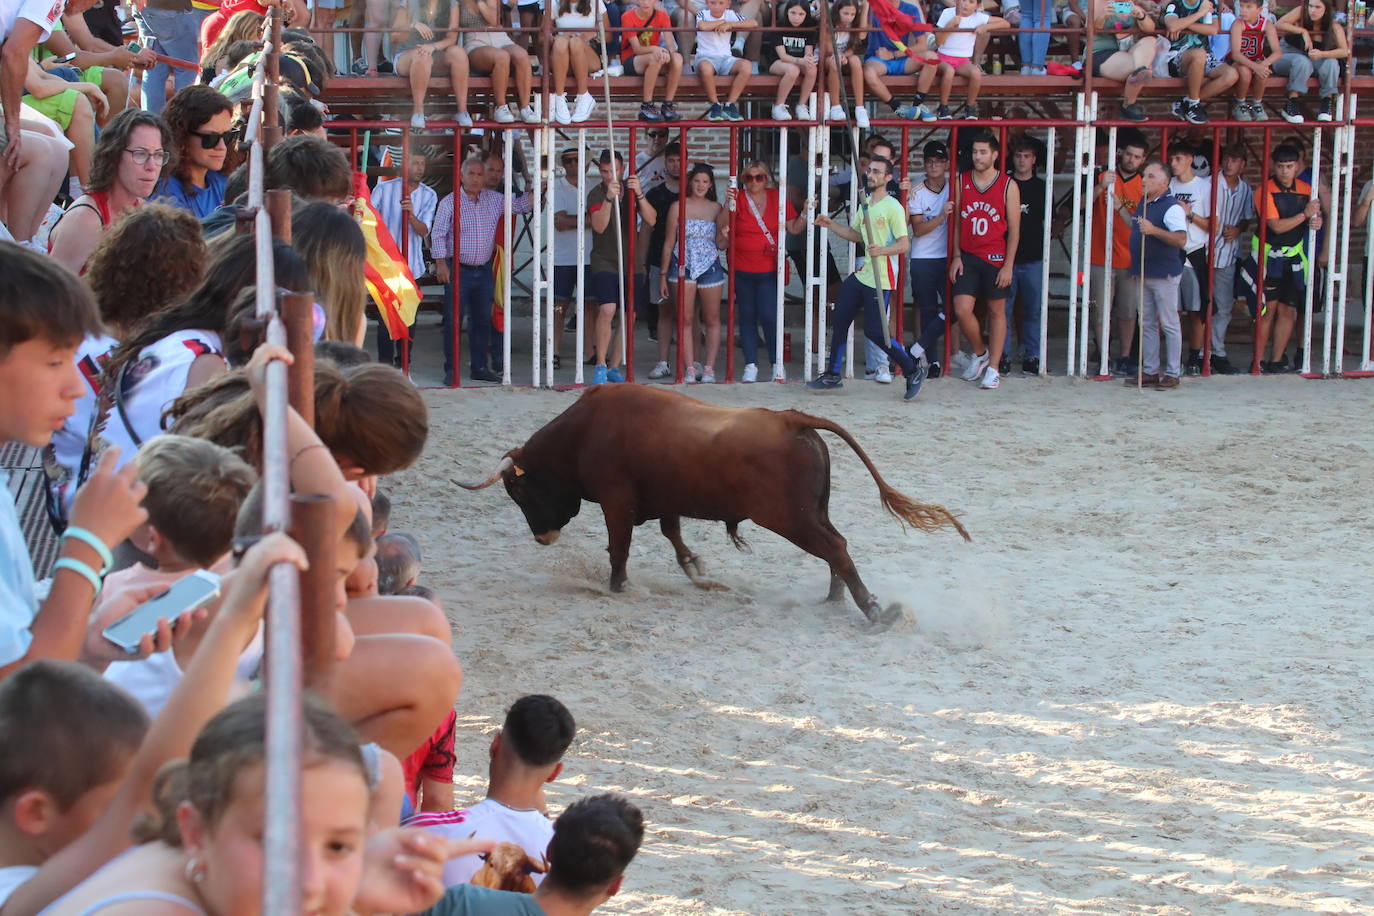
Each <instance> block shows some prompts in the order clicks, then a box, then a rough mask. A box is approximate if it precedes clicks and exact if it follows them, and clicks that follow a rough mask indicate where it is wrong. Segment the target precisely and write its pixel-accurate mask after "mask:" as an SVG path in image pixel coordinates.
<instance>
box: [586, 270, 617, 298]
mask: <svg viewBox="0 0 1374 916" xmlns="http://www.w3.org/2000/svg"><path fill="white" fill-rule="evenodd" d="M587 294H588V296H589V297H590V298H591V299H592V301H594V302H599V303H601V304H602V305H619V304H620V276H619V275H618V274H617V273H616V272H615V271H613V270H598V271H597V272H596V273H594V274H592V275H591V277H590V278H589V279H588V282H587Z"/></svg>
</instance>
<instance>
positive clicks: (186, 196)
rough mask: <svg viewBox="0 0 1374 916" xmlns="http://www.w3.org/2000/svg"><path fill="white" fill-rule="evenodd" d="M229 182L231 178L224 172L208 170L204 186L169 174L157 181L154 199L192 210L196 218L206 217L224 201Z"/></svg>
mask: <svg viewBox="0 0 1374 916" xmlns="http://www.w3.org/2000/svg"><path fill="white" fill-rule="evenodd" d="M228 184H229V179H228V178H225V177H224V173H223V172H206V173H205V187H203V188H198V187H196V186H195V185H193V184H190V183H187V182H183V181H182V180H181V179H180V178H178V177H176V176H175V175H168V176H167V177H166V178H164V179H162V180H161V181H159V182H158V183H157V188H155V189H154V190H153V200H154V201H157V202H159V203H166V204H170V205H171V206H173V207H180V208H181V209H183V210H190V211H191V213H192V214H194V216H195V218H196V219H205V217H207V216H209V215H210V214H211V213H214V212H215V211H216V210H217V209H219V207H220V205H221V204H223V203H224V189H225V187H226V186H227V185H228Z"/></svg>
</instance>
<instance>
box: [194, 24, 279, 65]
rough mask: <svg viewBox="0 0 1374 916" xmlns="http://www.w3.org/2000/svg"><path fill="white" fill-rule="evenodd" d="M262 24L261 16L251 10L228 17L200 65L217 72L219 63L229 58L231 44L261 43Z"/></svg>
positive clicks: (206, 50)
mask: <svg viewBox="0 0 1374 916" xmlns="http://www.w3.org/2000/svg"><path fill="white" fill-rule="evenodd" d="M262 22H263V17H262V14H261V13H255V12H253V11H252V10H239V11H238V12H237V13H235V14H234V15H232V16H230V17H229V21H228V22H227V23H225V25H224V31H222V32H220V33H219V37H218V38H216V39H215V43H214V44H212V45H210V47H208V48H206V49H205V56H203V57H202V58H201V59H200V65H201V66H202V67H204V68H206V69H209V70H218V69H219V64H220V61H222V60H224V59H225V58H226V57H228V56H229V46H230V45H231V44H233V43H234V42H236V41H261V40H262Z"/></svg>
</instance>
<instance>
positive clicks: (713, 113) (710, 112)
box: [706, 102, 725, 121]
mask: <svg viewBox="0 0 1374 916" xmlns="http://www.w3.org/2000/svg"><path fill="white" fill-rule="evenodd" d="M706 120H708V121H724V120H725V112H724V110H722V109H721V107H720V102H712V103H711V107H710V108H708V109H706Z"/></svg>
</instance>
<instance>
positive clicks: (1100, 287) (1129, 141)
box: [1089, 127, 1147, 377]
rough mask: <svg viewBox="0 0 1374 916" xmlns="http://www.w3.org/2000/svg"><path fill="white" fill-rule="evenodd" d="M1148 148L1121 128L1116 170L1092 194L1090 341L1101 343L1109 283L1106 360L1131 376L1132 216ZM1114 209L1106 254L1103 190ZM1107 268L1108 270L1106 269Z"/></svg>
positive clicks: (1134, 301)
mask: <svg viewBox="0 0 1374 916" xmlns="http://www.w3.org/2000/svg"><path fill="white" fill-rule="evenodd" d="M1146 148H1147V144H1146V142H1145V135H1144V134H1142V133H1141V132H1140V131H1139V130H1137V129H1135V128H1133V127H1132V128H1125V129H1122V130H1121V131H1120V132H1119V133H1118V135H1117V139H1116V168H1114V169H1112V168H1108V169H1106V170H1104V171H1103V173H1102V174H1101V176H1099V178H1098V181H1097V189H1096V190H1095V191H1094V192H1093V237H1092V253H1091V265H1092V266H1091V267H1090V268H1089V279H1090V280H1091V283H1090V286H1089V290H1090V295H1091V296H1092V299H1091V302H1090V305H1091V306H1095V308H1093V310H1092V324H1093V340H1094V341H1098V340H1100V339H1101V337H1100V332H1101V322H1102V313H1103V312H1104V311H1105V310H1106V301H1107V284H1108V283H1110V284H1111V285H1112V290H1111V297H1112V315H1111V318H1112V327H1110V328H1108V329H1107V351H1108V352H1107V355H1108V357H1110V355H1111V347H1112V343H1113V342H1115V343H1116V346H1117V350H1116V355H1117V358H1116V359H1115V360H1111V361H1110V362H1109V367H1110V370H1111V372H1112V374H1113V375H1119V376H1123V377H1124V376H1126V375H1134V374H1135V369H1136V367H1135V364H1134V363H1133V362H1132V361H1131V358H1130V357H1131V342H1132V341H1133V340H1134V339H1135V324H1136V317H1137V309H1139V308H1140V300H1139V296H1138V292H1137V287H1138V285H1139V284H1137V283H1136V279H1135V277H1134V276H1132V274H1131V272H1130V269H1129V265H1130V263H1131V250H1130V247H1131V225H1130V223H1129V222H1128V220H1129V218H1130V215H1131V213H1133V212H1134V211H1135V208H1136V206H1137V205H1138V204H1139V203H1140V200H1141V197H1142V196H1143V193H1144V192H1143V191H1142V190H1141V174H1140V167H1141V165H1142V164H1144V162H1145V150H1146ZM1109 188H1110V193H1111V197H1112V201H1113V203H1114V204H1115V205H1116V211H1115V213H1114V214H1113V215H1112V217H1111V218H1112V219H1114V220H1115V222H1114V223H1113V224H1112V247H1111V251H1110V252H1109V251H1108V250H1107V196H1108V189H1109ZM1108 267H1110V268H1111V269H1110V270H1108Z"/></svg>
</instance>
